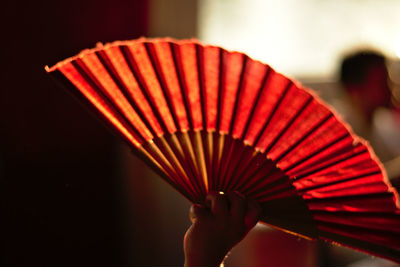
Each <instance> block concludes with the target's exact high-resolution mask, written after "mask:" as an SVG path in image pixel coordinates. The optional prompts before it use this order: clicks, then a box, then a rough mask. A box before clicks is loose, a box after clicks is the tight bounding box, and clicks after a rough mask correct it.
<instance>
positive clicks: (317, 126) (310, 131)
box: [274, 113, 333, 163]
mask: <svg viewBox="0 0 400 267" xmlns="http://www.w3.org/2000/svg"><path fill="white" fill-rule="evenodd" d="M331 118H333V113H328V114H327V115H326V116H325V117H324V118H322V119H321V121H320V122H318V123H317V124H316V125H315V126H313V127H311V128H310V129H309V130H308V131H307V132H305V133H304V135H303V136H302V137H301V138H300V139H299V140H297V141H296V142H295V143H294V144H292V145H291V146H289V147H288V148H287V149H286V150H285V151H283V152H282V153H281V154H280V155H279V156H277V157H276V158H275V159H274V160H275V161H276V162H278V163H279V162H280V161H281V160H282V159H284V158H285V156H286V155H288V154H289V153H290V152H291V151H293V150H294V149H295V148H297V147H298V146H299V145H300V144H301V143H302V142H303V141H304V140H306V139H307V138H308V137H309V136H310V135H312V134H313V133H314V132H315V131H316V130H317V129H318V128H320V127H322V126H323V125H324V124H325V123H326V122H328V121H329V119H331Z"/></svg>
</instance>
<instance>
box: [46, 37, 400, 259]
mask: <svg viewBox="0 0 400 267" xmlns="http://www.w3.org/2000/svg"><path fill="white" fill-rule="evenodd" d="M47 71H48V72H50V73H51V74H52V75H54V76H55V77H56V78H57V79H58V80H60V81H62V82H64V84H65V85H66V86H67V87H68V88H69V89H70V90H71V91H72V92H74V93H76V95H78V96H79V97H80V98H81V99H82V100H83V101H85V103H86V105H87V106H88V107H91V108H93V110H94V111H96V112H97V113H98V115H99V116H100V117H101V118H102V119H103V120H104V121H105V122H107V123H108V124H109V126H110V127H111V128H112V129H114V130H115V131H116V132H117V133H118V134H119V135H120V136H121V137H122V138H123V139H124V140H125V141H126V142H127V143H128V144H129V145H130V146H131V147H132V148H133V150H134V151H135V152H136V153H137V154H139V156H140V157H141V158H142V159H144V160H146V162H147V163H148V164H149V165H150V166H151V167H152V168H153V169H154V170H156V171H157V173H158V174H160V175H161V176H162V177H163V179H165V181H167V182H168V183H169V184H170V185H171V186H172V187H174V188H175V189H176V190H177V191H179V192H180V193H181V194H182V195H184V196H185V197H186V198H187V199H189V200H190V201H191V202H198V203H201V202H202V201H203V200H204V198H205V195H206V194H207V192H209V191H223V192H227V191H234V190H235V191H239V192H241V193H243V194H244V195H246V196H249V197H252V198H254V199H256V200H257V201H258V202H259V203H260V204H261V206H262V208H263V216H262V221H263V222H265V223H267V224H269V225H272V226H275V227H277V228H280V229H283V230H285V231H288V232H291V233H294V234H297V235H300V236H304V237H309V238H320V239H323V240H327V241H331V242H335V243H338V244H342V245H345V246H348V247H352V248H355V249H357V250H361V251H365V252H368V253H371V254H373V255H378V256H382V257H386V258H389V259H392V260H395V261H399V262H400V209H399V207H398V198H397V193H396V192H395V190H394V189H393V188H392V187H391V186H390V184H389V182H388V181H387V178H386V177H385V173H384V171H383V170H382V168H381V166H380V163H379V162H378V160H377V159H376V157H375V156H374V154H373V152H372V150H371V148H370V147H369V146H368V144H367V143H366V142H364V141H363V140H361V139H360V138H359V137H357V136H355V135H354V134H353V133H352V132H351V131H349V129H348V127H347V126H345V125H344V123H343V122H342V121H341V120H340V119H338V118H337V116H336V115H335V114H334V113H333V112H332V110H331V109H330V108H328V107H327V106H326V104H324V103H323V102H322V101H321V100H320V99H318V97H316V96H315V95H314V94H313V93H312V92H311V91H309V90H307V89H304V88H303V87H302V86H301V85H300V84H298V83H296V82H294V81H293V80H290V79H288V78H287V77H285V76H283V75H282V74H280V73H277V72H276V71H274V70H273V69H272V68H271V67H270V66H268V65H266V64H263V63H261V62H259V61H255V60H253V59H251V58H249V57H248V56H246V55H245V54H243V53H239V52H229V51H226V50H224V49H222V48H220V47H215V46H208V45H203V44H201V43H199V42H197V41H195V40H186V41H176V40H172V39H144V38H143V39H138V40H133V41H121V42H115V43H112V44H108V45H104V46H103V45H99V46H98V47H97V48H95V49H92V50H85V51H83V52H81V53H80V54H79V55H77V56H75V57H72V58H69V59H66V60H64V61H62V62H59V63H58V64H56V65H55V66H53V67H51V68H47Z"/></svg>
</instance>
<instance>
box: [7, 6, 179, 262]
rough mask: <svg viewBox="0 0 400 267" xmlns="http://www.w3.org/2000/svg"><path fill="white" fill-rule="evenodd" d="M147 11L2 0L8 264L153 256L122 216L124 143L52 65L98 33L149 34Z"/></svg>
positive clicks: (100, 37)
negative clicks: (55, 76)
mask: <svg viewBox="0 0 400 267" xmlns="http://www.w3.org/2000/svg"><path fill="white" fill-rule="evenodd" d="M147 14H148V3H147V1H139V0H137V1H124V0H114V1H105V0H101V1H99V0H97V1H94V0H89V1H78V0H68V1H49V0H40V1H22V2H21V1H15V2H11V1H10V2H5V3H4V2H3V3H2V5H1V16H0V20H1V23H0V25H1V35H2V44H1V46H2V49H1V51H2V52H3V53H2V57H1V60H2V62H1V89H0V134H1V135H0V136H1V139H0V140H1V141H0V142H1V143H0V145H1V146H0V190H1V192H0V197H1V199H0V200H1V202H0V203H1V210H0V212H1V213H0V222H1V228H0V246H1V250H0V265H1V266H127V265H129V264H132V262H134V260H132V259H134V258H137V259H139V260H137V261H136V262H138V263H140V262H141V261H142V262H143V265H144V262H145V261H146V258H147V259H148V258H149V257H151V256H152V255H149V254H150V253H151V252H149V254H147V255H143V252H144V251H146V246H147V247H151V244H150V243H148V244H146V243H144V244H143V243H142V244H139V243H137V244H135V243H132V242H131V241H130V236H129V235H128V234H127V232H129V231H127V230H126V229H127V227H126V225H124V221H126V220H123V219H122V218H121V217H122V216H124V214H126V213H127V212H126V210H127V209H129V208H126V207H125V206H126V203H127V201H126V200H124V196H123V194H122V197H121V194H118V192H120V191H123V190H125V189H121V188H123V186H122V185H123V184H124V181H121V178H120V177H121V175H120V173H118V172H119V171H118V170H119V168H118V167H119V165H120V164H121V163H120V160H119V159H120V158H121V152H120V150H121V148H120V147H121V146H123V145H122V144H121V143H120V141H119V140H117V139H116V138H115V137H114V136H113V135H112V134H111V133H110V132H109V131H108V130H107V129H106V128H105V127H104V126H103V125H102V123H100V122H99V121H98V120H96V119H94V118H93V116H92V115H91V114H90V113H89V112H87V111H86V110H85V108H84V107H82V106H81V105H80V104H79V103H78V102H77V101H76V100H75V99H74V98H73V97H72V96H70V95H69V94H68V93H67V92H66V91H65V90H63V89H62V88H60V87H59V86H58V85H57V84H56V83H55V82H54V81H53V80H52V79H51V78H50V77H49V76H48V75H47V74H46V72H45V70H44V66H45V65H53V64H55V63H56V62H57V61H59V60H62V59H64V58H66V57H69V56H72V55H74V54H76V53H78V52H79V51H80V50H82V49H84V48H90V47H94V46H95V44H96V42H98V41H102V42H109V41H114V40H118V39H133V38H137V37H140V36H143V35H146V33H147V30H148V15H147ZM124 149H125V148H122V150H124ZM128 154H129V152H128ZM128 157H130V156H128ZM133 164H136V167H138V168H139V169H142V168H144V166H142V165H141V163H140V162H136V163H135V162H134V163H133ZM132 175H133V176H135V175H140V171H136V173H133V174H132ZM141 197H144V198H145V197H146V196H143V195H142V196H141ZM150 208H151V207H149V208H148V209H150ZM151 213H152V212H151V211H149V214H150V215H146V214H144V215H142V216H141V218H137V219H136V221H138V220H139V221H142V222H143V220H145V219H148V218H150V216H151ZM132 214H133V215H132V218H133V219H134V217H135V216H137V217H139V215H138V212H136V213H135V212H132ZM146 216H147V217H146ZM132 218H131V219H132ZM133 219H132V220H133ZM145 230H146V229H144V232H145ZM147 230H148V231H149V229H147ZM131 231H137V232H139V235H140V230H138V229H136V230H135V229H134V230H131ZM145 234H146V233H142V234H141V235H145ZM180 234H181V233H180ZM148 238H150V239H151V235H150V236H149V237H148ZM153 246H157V245H153ZM127 250H129V252H127ZM127 255H129V256H127ZM155 256H157V255H155ZM178 256H181V255H178ZM155 258H157V257H155ZM159 258H160V259H165V257H164V258H163V257H159ZM152 261H153V262H154V264H149V265H150V266H157V264H156V263H155V259H152V260H149V261H148V262H149V263H151V262H152ZM141 265H142V264H140V265H139V266H141Z"/></svg>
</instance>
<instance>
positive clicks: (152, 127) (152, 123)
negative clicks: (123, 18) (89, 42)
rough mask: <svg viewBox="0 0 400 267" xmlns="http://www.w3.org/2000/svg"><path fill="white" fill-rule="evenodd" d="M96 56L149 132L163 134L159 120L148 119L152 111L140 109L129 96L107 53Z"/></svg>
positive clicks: (154, 134)
mask: <svg viewBox="0 0 400 267" xmlns="http://www.w3.org/2000/svg"><path fill="white" fill-rule="evenodd" d="M95 54H96V55H97V57H98V58H99V60H100V62H101V63H102V64H103V66H104V68H105V69H106V70H107V71H108V73H109V74H110V77H111V78H112V80H113V81H114V83H115V84H116V85H117V87H118V89H120V91H121V93H122V94H123V95H124V97H125V98H126V100H127V101H128V102H129V104H130V105H131V106H132V108H133V110H134V111H135V112H136V113H137V114H138V116H139V117H140V118H141V120H142V121H143V123H144V124H145V125H146V127H147V128H148V129H149V131H151V133H152V135H153V136H157V135H160V134H162V131H161V128H160V125H159V124H158V122H157V120H156V119H155V118H154V119H152V120H151V119H150V120H149V119H148V116H149V115H150V116H151V115H153V113H152V110H149V109H144V108H140V107H139V105H138V104H137V103H136V102H135V101H134V99H133V98H132V97H131V96H130V95H129V93H128V92H129V89H128V87H127V86H126V84H125V83H124V82H123V80H122V78H121V76H120V75H119V74H118V72H117V70H116V69H115V67H114V64H113V63H111V60H110V58H109V57H108V56H107V55H106V53H105V52H104V51H96V53H95ZM146 104H147V103H146ZM143 111H144V112H149V113H150V114H147V116H146V113H144V112H143Z"/></svg>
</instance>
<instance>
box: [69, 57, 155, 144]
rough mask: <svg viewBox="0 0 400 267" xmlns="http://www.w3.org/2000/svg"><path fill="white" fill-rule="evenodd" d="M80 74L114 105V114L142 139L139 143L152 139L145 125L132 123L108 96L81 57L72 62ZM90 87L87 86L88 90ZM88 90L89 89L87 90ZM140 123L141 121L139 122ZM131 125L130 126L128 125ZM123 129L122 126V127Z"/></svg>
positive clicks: (132, 132)
mask: <svg viewBox="0 0 400 267" xmlns="http://www.w3.org/2000/svg"><path fill="white" fill-rule="evenodd" d="M71 64H72V65H73V66H74V68H75V69H76V70H77V72H78V73H79V74H80V76H81V77H82V78H83V79H84V80H85V82H86V83H87V84H88V85H89V86H90V88H91V89H93V90H94V91H95V92H96V93H97V94H98V95H100V98H98V99H102V101H105V102H107V105H108V106H110V107H112V111H113V114H114V116H115V117H116V118H117V119H118V121H120V122H121V124H122V125H124V126H125V128H126V129H128V131H129V132H130V133H131V134H132V135H133V136H134V137H135V138H136V139H137V140H140V141H139V143H141V144H143V143H144V142H146V141H147V140H149V139H152V138H153V136H152V135H151V133H150V131H148V130H147V129H146V128H145V126H144V125H143V126H142V127H140V128H139V129H137V128H136V127H135V126H133V125H132V124H131V122H130V121H129V120H128V119H127V118H126V117H125V115H124V114H122V113H121V111H120V110H119V108H118V106H117V105H116V104H115V103H114V101H113V99H112V98H111V96H107V95H106V92H105V90H104V88H102V85H101V84H100V83H99V82H98V81H97V79H96V78H95V77H94V75H93V74H92V73H91V72H90V70H89V69H88V68H87V67H86V65H85V64H84V63H83V61H81V60H80V59H76V61H73V62H71ZM87 89H88V88H86V90H87ZM86 92H88V91H86ZM88 93H89V92H88ZM138 124H139V125H140V123H138ZM128 125H129V126H128ZM120 129H122V128H120Z"/></svg>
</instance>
